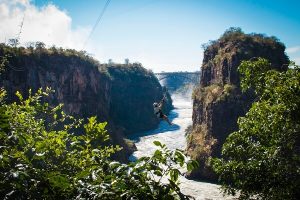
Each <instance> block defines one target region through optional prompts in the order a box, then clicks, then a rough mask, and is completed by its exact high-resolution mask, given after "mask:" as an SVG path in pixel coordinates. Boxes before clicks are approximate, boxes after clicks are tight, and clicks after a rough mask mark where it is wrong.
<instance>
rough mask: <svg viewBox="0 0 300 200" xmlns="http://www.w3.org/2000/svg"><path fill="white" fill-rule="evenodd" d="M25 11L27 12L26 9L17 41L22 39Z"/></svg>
mask: <svg viewBox="0 0 300 200" xmlns="http://www.w3.org/2000/svg"><path fill="white" fill-rule="evenodd" d="M25 13H26V11H24V15H23V19H22V22H21V24H20V31H19V33H18V36H17V42H20V39H21V33H22V29H23V25H24V20H25Z"/></svg>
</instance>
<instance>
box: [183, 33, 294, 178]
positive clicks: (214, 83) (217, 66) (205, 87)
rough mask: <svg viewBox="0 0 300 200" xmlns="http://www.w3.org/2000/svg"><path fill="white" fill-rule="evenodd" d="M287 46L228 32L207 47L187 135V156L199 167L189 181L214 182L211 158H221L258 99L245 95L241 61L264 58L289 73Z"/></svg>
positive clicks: (250, 35) (255, 35) (263, 37)
mask: <svg viewBox="0 0 300 200" xmlns="http://www.w3.org/2000/svg"><path fill="white" fill-rule="evenodd" d="M284 51H285V46H284V45H283V44H282V43H281V42H279V41H278V39H276V38H275V37H267V36H265V35H262V34H244V33H243V32H242V31H241V30H240V29H234V28H232V29H229V30H227V31H226V32H225V33H224V34H223V35H222V36H221V37H220V38H219V39H218V40H216V41H211V42H210V43H209V44H207V45H206V46H205V51H204V59H203V64H202V67H201V81H200V85H199V87H198V88H197V89H196V90H195V91H194V94H193V129H192V131H191V132H190V133H189V134H188V144H187V153H188V155H190V156H191V157H192V158H193V159H197V160H198V161H199V163H200V167H199V168H198V169H196V170H194V171H192V173H190V174H189V177H190V178H195V179H204V180H208V181H215V180H216V176H215V174H214V173H213V172H212V170H211V168H210V167H209V166H208V163H207V160H208V158H209V157H219V156H220V155H221V148H222V145H223V143H224V141H225V139H226V137H227V136H228V135H229V134H230V133H231V132H233V131H235V130H237V128H238V127H237V119H238V117H240V116H243V115H245V113H246V112H247V111H248V109H249V107H250V106H251V104H252V102H253V101H254V100H255V96H254V94H253V93H251V92H248V93H242V92H241V90H240V76H239V73H238V70H237V68H238V66H239V64H240V63H241V61H242V60H249V59H255V58H256V57H263V58H266V59H268V60H269V61H270V62H271V63H272V66H273V67H274V68H275V69H277V70H286V68H287V65H285V64H287V63H288V62H289V61H288V57H287V56H286V54H285V52H284Z"/></svg>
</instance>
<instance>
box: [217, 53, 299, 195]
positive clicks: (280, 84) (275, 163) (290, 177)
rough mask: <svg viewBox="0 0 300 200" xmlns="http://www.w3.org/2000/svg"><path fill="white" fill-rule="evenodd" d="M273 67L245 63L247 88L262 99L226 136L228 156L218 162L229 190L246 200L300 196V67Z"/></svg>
mask: <svg viewBox="0 0 300 200" xmlns="http://www.w3.org/2000/svg"><path fill="white" fill-rule="evenodd" d="M270 66H271V65H270V63H269V62H268V61H267V60H265V59H261V58H259V59H257V60H256V61H243V62H242V63H241V65H240V66H239V72H240V73H241V75H242V80H241V87H242V89H243V90H244V91H246V90H248V89H254V90H255V93H256V94H257V96H258V98H257V101H256V102H255V103H253V105H252V107H251V109H250V110H249V112H248V113H247V114H246V116H245V117H241V118H239V120H238V125H239V130H238V131H236V132H234V133H232V134H231V135H230V136H229V137H228V138H227V139H226V142H225V144H224V145H223V150H222V155H223V158H222V159H213V160H212V165H213V167H214V170H215V172H216V173H217V174H218V175H219V180H220V182H221V184H222V188H223V190H224V192H225V193H228V194H235V193H236V192H237V191H239V192H240V199H251V198H252V197H253V196H255V198H258V199H297V197H299V196H300V68H299V66H295V65H294V64H293V67H291V68H289V69H288V70H287V71H285V72H278V71H275V70H270V69H271V68H270Z"/></svg>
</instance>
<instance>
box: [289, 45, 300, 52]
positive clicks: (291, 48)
mask: <svg viewBox="0 0 300 200" xmlns="http://www.w3.org/2000/svg"><path fill="white" fill-rule="evenodd" d="M299 51H300V46H294V47H289V48H287V49H286V52H287V53H296V52H299Z"/></svg>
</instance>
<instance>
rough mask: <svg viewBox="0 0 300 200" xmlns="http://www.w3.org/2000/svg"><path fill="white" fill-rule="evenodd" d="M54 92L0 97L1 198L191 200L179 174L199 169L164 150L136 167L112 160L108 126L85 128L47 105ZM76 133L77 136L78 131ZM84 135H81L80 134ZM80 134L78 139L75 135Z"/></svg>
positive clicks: (91, 122)
mask: <svg viewBox="0 0 300 200" xmlns="http://www.w3.org/2000/svg"><path fill="white" fill-rule="evenodd" d="M50 92H51V90H50V89H49V88H47V89H46V91H43V90H41V89H40V90H38V92H37V93H36V94H34V95H33V94H31V92H29V97H28V99H24V98H23V96H22V95H21V94H20V93H17V96H18V97H19V102H18V103H17V102H15V103H12V104H6V103H5V102H4V100H3V99H4V97H5V91H4V90H1V92H0V103H1V104H0V111H1V113H0V128H1V129H0V143H1V146H0V196H1V197H3V198H4V199H189V197H188V196H186V195H184V194H182V193H181V191H180V189H179V187H178V184H179V180H178V179H179V176H180V175H181V172H180V171H179V170H178V169H177V168H176V167H175V166H177V165H180V166H186V167H187V168H188V170H192V169H193V168H194V167H195V166H197V163H196V162H195V161H188V160H187V159H186V158H185V156H184V155H183V154H182V152H181V151H179V150H176V151H174V152H172V151H170V150H168V149H167V148H166V146H165V145H163V144H161V143H160V142H158V141H156V142H155V145H157V146H158V147H159V148H160V149H158V150H156V151H155V153H154V155H152V156H151V157H143V158H141V159H139V160H138V161H137V162H135V163H130V164H121V163H119V162H115V161H113V160H111V155H112V154H114V153H115V152H116V151H118V150H120V148H119V147H117V146H108V145H107V144H106V141H107V140H109V135H108V133H107V131H106V130H105V126H106V123H98V122H97V119H96V118H95V117H91V118H89V119H88V122H87V123H86V124H84V125H83V122H82V120H77V119H75V118H74V117H72V116H69V115H67V114H65V113H64V112H63V111H62V105H58V106H56V107H50V106H49V105H48V104H47V103H46V102H45V100H46V99H47V96H48V95H49V93H50ZM76 130H77V131H76ZM78 130H82V134H78ZM75 131H76V134H74V132H75Z"/></svg>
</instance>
